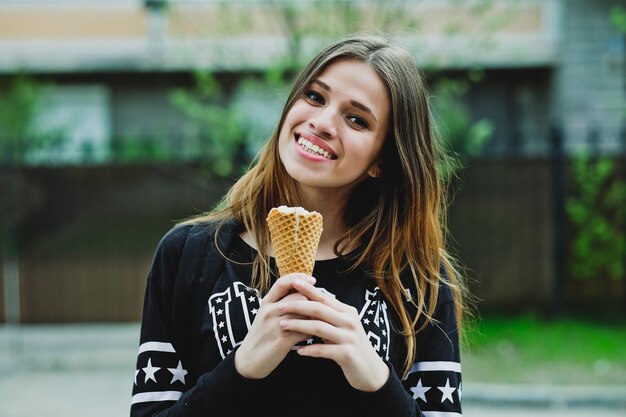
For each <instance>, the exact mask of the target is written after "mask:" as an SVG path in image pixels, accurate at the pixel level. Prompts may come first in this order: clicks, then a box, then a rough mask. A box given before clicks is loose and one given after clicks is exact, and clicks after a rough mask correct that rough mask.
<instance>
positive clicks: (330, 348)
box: [279, 278, 389, 392]
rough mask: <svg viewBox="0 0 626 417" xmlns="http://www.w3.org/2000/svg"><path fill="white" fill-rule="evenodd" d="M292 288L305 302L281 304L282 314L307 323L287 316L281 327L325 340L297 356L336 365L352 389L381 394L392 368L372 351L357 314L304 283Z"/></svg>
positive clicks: (303, 348) (297, 280)
mask: <svg viewBox="0 0 626 417" xmlns="http://www.w3.org/2000/svg"><path fill="white" fill-rule="evenodd" d="M293 287H294V288H295V289H296V290H298V292H299V293H300V294H302V295H303V296H305V297H306V298H305V299H298V300H287V299H285V300H283V301H281V302H280V303H279V310H280V311H282V313H283V314H285V315H297V316H300V317H306V319H302V318H300V317H290V316H285V317H284V318H282V319H281V320H280V325H281V326H282V328H283V329H284V330H285V331H291V332H295V333H297V334H302V335H305V334H310V335H314V336H318V337H321V338H322V339H324V343H323V344H321V343H318V344H313V345H306V346H302V347H300V348H298V353H299V354H300V355H303V356H311V357H317V358H327V359H331V360H333V361H335V362H336V363H337V364H338V365H339V366H340V367H341V369H342V371H343V373H344V375H345V377H346V379H347V380H348V383H349V384H350V385H351V386H352V387H353V388H356V389H358V390H361V391H368V392H373V391H377V390H379V389H380V388H381V387H382V386H383V385H384V384H385V382H387V379H388V378H389V368H388V367H387V365H386V364H385V362H384V361H383V360H382V359H381V358H380V356H378V354H377V353H376V351H375V350H374V348H373V347H372V345H371V343H370V341H369V339H368V337H367V335H366V334H365V330H364V329H363V326H362V325H361V321H360V319H359V314H358V311H357V310H356V309H355V308H354V307H352V306H349V305H347V304H344V303H342V302H340V301H338V300H336V299H335V298H334V297H332V296H330V295H328V294H324V293H323V292H322V291H320V290H319V289H318V288H315V287H314V286H313V285H312V284H310V283H308V282H306V281H304V280H302V279H299V278H296V279H294V280H293Z"/></svg>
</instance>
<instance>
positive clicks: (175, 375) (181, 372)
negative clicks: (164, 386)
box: [167, 361, 187, 384]
mask: <svg viewBox="0 0 626 417" xmlns="http://www.w3.org/2000/svg"><path fill="white" fill-rule="evenodd" d="M167 370H168V371H170V372H171V373H172V382H170V384H173V383H174V382H176V381H180V382H182V383H183V384H184V383H185V375H187V370H185V369H183V364H182V362H181V361H178V366H177V367H176V368H167Z"/></svg>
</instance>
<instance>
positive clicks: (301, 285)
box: [293, 277, 354, 312]
mask: <svg viewBox="0 0 626 417" xmlns="http://www.w3.org/2000/svg"><path fill="white" fill-rule="evenodd" d="M293 288H295V289H296V290H297V291H298V292H299V293H300V294H302V295H304V296H306V297H307V298H308V299H309V300H312V301H318V302H320V303H323V304H325V305H327V306H329V307H332V308H334V309H335V310H337V311H340V312H352V311H353V310H354V307H352V306H350V305H348V304H344V303H342V302H341V301H339V300H337V299H336V298H335V297H333V296H331V295H330V294H328V293H326V292H325V291H322V289H321V288H317V287H316V286H314V285H313V284H311V283H309V282H307V281H305V280H302V279H300V278H299V277H298V278H295V279H294V281H293Z"/></svg>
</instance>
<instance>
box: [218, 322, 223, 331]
mask: <svg viewBox="0 0 626 417" xmlns="http://www.w3.org/2000/svg"><path fill="white" fill-rule="evenodd" d="M218 327H219V328H220V329H221V328H222V327H224V322H223V321H220V322H219V324H218Z"/></svg>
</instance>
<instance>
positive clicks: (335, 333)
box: [280, 319, 342, 343]
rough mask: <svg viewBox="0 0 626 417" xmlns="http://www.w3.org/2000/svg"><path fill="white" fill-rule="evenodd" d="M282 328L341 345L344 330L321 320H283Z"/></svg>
mask: <svg viewBox="0 0 626 417" xmlns="http://www.w3.org/2000/svg"><path fill="white" fill-rule="evenodd" d="M280 326H281V327H282V328H283V330H288V331H291V332H298V333H302V334H308V335H312V336H317V337H320V338H322V339H324V340H329V341H330V342H333V343H340V341H341V339H342V330H341V329H339V328H338V327H335V326H333V325H331V324H329V323H326V322H324V321H321V320H311V319H307V320H301V319H281V321H280Z"/></svg>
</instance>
